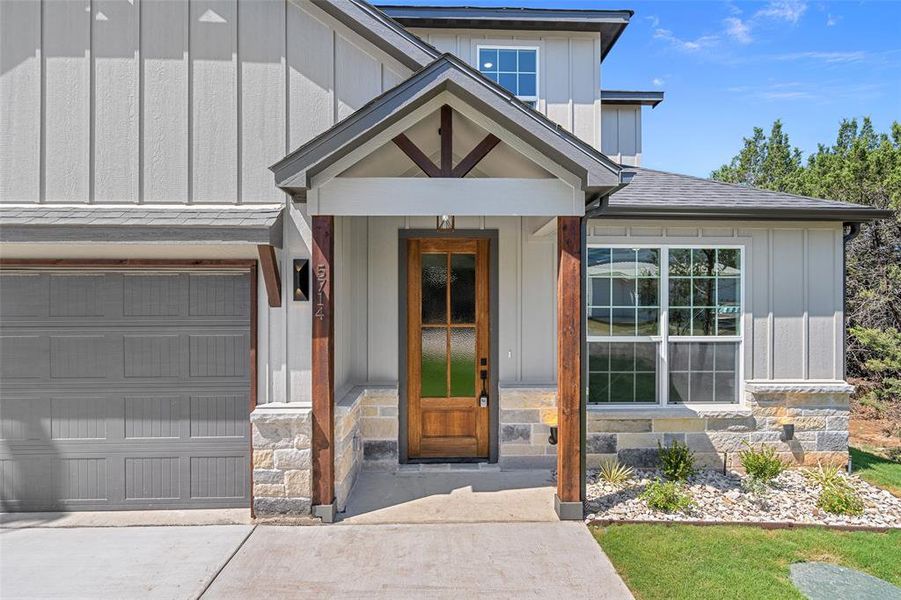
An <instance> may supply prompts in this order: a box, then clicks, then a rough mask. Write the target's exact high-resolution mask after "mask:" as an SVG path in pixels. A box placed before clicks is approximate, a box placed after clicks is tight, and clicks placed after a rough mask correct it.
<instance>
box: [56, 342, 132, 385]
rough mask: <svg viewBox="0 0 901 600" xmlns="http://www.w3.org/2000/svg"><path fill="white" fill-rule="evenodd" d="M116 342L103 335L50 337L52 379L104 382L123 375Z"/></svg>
mask: <svg viewBox="0 0 901 600" xmlns="http://www.w3.org/2000/svg"><path fill="white" fill-rule="evenodd" d="M116 341H117V340H116V339H115V338H114V337H112V336H107V335H102V334H101V335H54V336H50V377H52V378H53V379H84V378H91V379H103V378H107V377H109V376H110V375H111V374H115V373H116V372H121V370H119V369H117V368H116V367H117V366H118V365H120V364H121V361H120V360H117V358H116V354H117V347H116V346H118V344H117V343H116Z"/></svg>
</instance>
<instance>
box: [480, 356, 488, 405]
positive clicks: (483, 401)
mask: <svg viewBox="0 0 901 600" xmlns="http://www.w3.org/2000/svg"><path fill="white" fill-rule="evenodd" d="M479 364H480V365H481V366H482V369H480V370H479V378H480V379H481V380H482V393H481V394H479V407H480V408H487V407H488V389H487V386H486V385H485V383H486V382H487V381H488V369H486V368H484V367H485V366H486V365H487V364H488V359H487V358H483V359H480V360H479Z"/></svg>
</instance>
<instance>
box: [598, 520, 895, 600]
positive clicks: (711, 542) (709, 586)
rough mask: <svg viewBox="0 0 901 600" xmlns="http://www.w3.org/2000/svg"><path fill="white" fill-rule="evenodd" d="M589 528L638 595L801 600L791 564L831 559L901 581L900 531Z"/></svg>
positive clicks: (650, 599)
mask: <svg viewBox="0 0 901 600" xmlns="http://www.w3.org/2000/svg"><path fill="white" fill-rule="evenodd" d="M591 531H592V533H593V534H594V536H595V538H596V539H597V541H598V543H599V544H600V545H601V547H602V548H603V549H604V552H606V553H607V556H609V557H610V560H611V561H613V564H614V566H615V567H616V570H617V571H618V572H619V573H620V575H622V577H623V579H624V580H625V581H626V584H627V585H628V586H629V588H630V589H631V590H632V593H633V594H635V596H636V597H637V598H639V599H640V600H653V599H657V598H660V599H666V600H673V599H677V598H690V599H692V600H703V599H705V598H711V599H714V600H724V599H726V598H741V599H743V600H746V599H748V600H750V599H753V598H765V599H767V600H771V599H774V598H803V596H802V595H801V594H800V593H798V592H797V591H796V590H795V588H794V587H793V586H792V584H791V582H790V581H789V578H788V577H789V571H788V567H789V565H790V564H792V563H795V562H801V561H814V560H816V561H827V562H832V563H836V564H840V565H844V566H847V567H853V568H856V569H860V570H862V571H865V572H867V573H869V574H871V575H875V576H876V577H881V578H882V579H885V580H886V581H890V582H891V583H893V584H895V585H898V586H901V552H899V551H898V548H901V531H892V532H890V533H870V532H859V531H857V532H841V531H834V530H826V529H782V530H764V529H758V528H756V527H720V526H707V527H698V526H691V525H672V526H667V525H612V526H610V527H593V528H592V530H591Z"/></svg>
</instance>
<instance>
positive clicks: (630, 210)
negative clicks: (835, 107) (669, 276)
mask: <svg viewBox="0 0 901 600" xmlns="http://www.w3.org/2000/svg"><path fill="white" fill-rule="evenodd" d="M623 169H624V170H626V171H629V172H634V173H635V176H634V177H633V178H632V181H631V182H630V183H629V184H628V185H626V186H625V187H624V188H623V189H621V190H619V191H617V192H615V193H613V194H612V195H611V196H610V199H609V202H608V203H607V204H606V206H604V207H602V208H601V209H600V211H598V212H599V214H606V215H610V216H613V215H617V216H625V215H634V216H646V215H650V214H655V213H656V214H659V215H660V216H666V215H680V216H692V215H694V216H698V217H704V216H716V217H723V218H730V217H732V218H741V217H755V218H760V217H771V218H804V219H816V218H822V219H824V220H852V221H853V220H854V219H860V220H865V221H868V220H871V219H874V218H882V217H886V216H889V215H890V214H891V213H890V212H888V211H883V210H879V209H874V208H872V207H869V206H864V205H861V204H853V203H850V202H838V201H835V200H823V199H820V198H810V197H808V196H798V195H795V194H786V193H782V192H773V191H770V190H761V189H757V188H751V187H746V186H742V185H736V184H731V183H723V182H720V181H713V180H710V179H701V178H699V177H691V176H689V175H679V174H676V173H667V172H665V171H656V170H653V169H646V168H642V167H623Z"/></svg>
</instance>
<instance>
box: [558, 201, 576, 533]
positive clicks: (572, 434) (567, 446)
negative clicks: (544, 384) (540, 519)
mask: <svg viewBox="0 0 901 600" xmlns="http://www.w3.org/2000/svg"><path fill="white" fill-rule="evenodd" d="M581 231H582V230H581V222H580V218H579V217H558V218H557V428H558V431H557V495H556V497H555V498H554V508H555V509H556V511H557V516H558V517H560V518H561V519H582V485H581V471H582V463H581V456H580V449H581V440H582V431H581V427H582V419H581V414H580V411H581V407H580V404H581V403H580V400H581V389H582V367H581V353H582V328H581V323H582V319H581V316H582V310H583V306H582V285H581V277H582V235H581Z"/></svg>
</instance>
